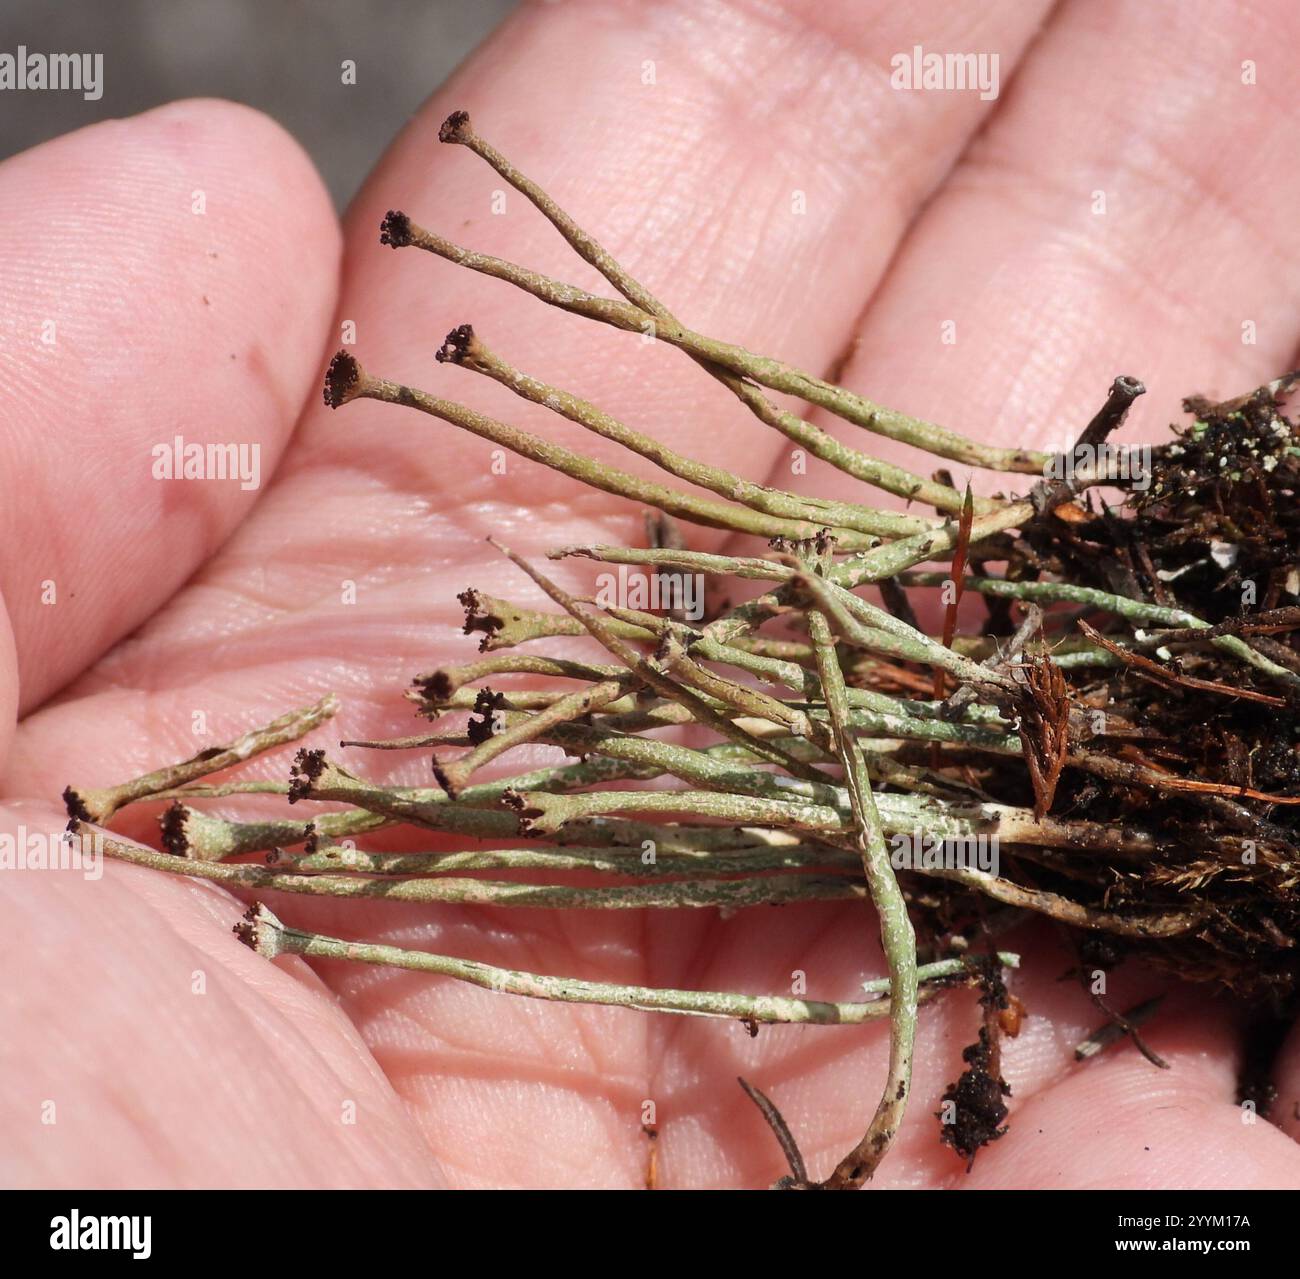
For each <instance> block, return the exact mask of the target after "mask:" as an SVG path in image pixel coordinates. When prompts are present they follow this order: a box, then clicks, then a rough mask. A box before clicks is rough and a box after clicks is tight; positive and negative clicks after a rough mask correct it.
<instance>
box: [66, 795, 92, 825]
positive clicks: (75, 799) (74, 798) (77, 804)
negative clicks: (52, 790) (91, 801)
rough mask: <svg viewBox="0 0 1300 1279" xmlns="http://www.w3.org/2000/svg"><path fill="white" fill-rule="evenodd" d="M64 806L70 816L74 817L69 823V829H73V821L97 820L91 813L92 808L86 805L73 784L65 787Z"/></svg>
mask: <svg viewBox="0 0 1300 1279" xmlns="http://www.w3.org/2000/svg"><path fill="white" fill-rule="evenodd" d="M63 806H64V808H65V809H67V812H68V816H69V817H70V818H71V819H72V820H71V821H69V823H68V828H69V829H72V823H73V822H77V821H82V822H93V821H94V820H95V819H94V818H93V817H92V816H91V814H90V809H88V808H87V807H86V801H85V800H84V799H82V798H81V796H80V795H79V794H78V793H77V792H76V791H75V790H73V789H72V787H71V786H67V787H65V788H64V791H63Z"/></svg>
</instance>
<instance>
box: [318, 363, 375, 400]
mask: <svg viewBox="0 0 1300 1279" xmlns="http://www.w3.org/2000/svg"><path fill="white" fill-rule="evenodd" d="M365 381H366V372H365V370H364V369H363V368H362V367H361V363H360V361H359V360H358V359H357V357H356V356H355V355H352V354H350V353H349V352H347V351H338V352H336V353H335V356H334V358H333V359H332V360H331V361H330V366H329V368H328V369H326V370H325V403H326V404H327V405H328V406H329V407H330V408H332V409H337V408H341V407H342V406H343V405H344V404H347V403H348V402H349V401H350V400H355V399H356V398H357V396H358V395H360V394H361V393H362V391H363V390H364V388H365Z"/></svg>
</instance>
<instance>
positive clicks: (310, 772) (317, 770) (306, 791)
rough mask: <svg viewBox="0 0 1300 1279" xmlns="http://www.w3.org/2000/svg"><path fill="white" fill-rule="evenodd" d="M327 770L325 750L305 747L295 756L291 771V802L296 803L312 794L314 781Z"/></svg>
mask: <svg viewBox="0 0 1300 1279" xmlns="http://www.w3.org/2000/svg"><path fill="white" fill-rule="evenodd" d="M324 771H325V752H324V751H320V750H316V751H311V750H307V749H306V747H304V748H303V749H302V750H300V751H299V752H298V753H297V755H295V756H294V758H293V768H292V769H290V771H289V803H291V804H296V803H297V802H298V801H299V800H300V799H306V798H307V797H308V796H309V795H310V794H311V787H312V783H313V782H314V781H315V780H316V779H317V778H318V777H319V776H320V775H321V774H322V773H323V772H324Z"/></svg>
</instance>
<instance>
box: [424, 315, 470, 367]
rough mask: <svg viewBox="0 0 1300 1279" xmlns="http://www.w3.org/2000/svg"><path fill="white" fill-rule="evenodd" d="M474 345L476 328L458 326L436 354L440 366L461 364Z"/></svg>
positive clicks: (466, 325)
mask: <svg viewBox="0 0 1300 1279" xmlns="http://www.w3.org/2000/svg"><path fill="white" fill-rule="evenodd" d="M473 345H474V326H473V325H472V324H458V325H457V326H456V327H455V328H454V329H452V331H451V332H450V333H448V334H447V336H446V337H445V338H444V339H443V342H442V345H441V346H440V347H439V348H438V350H437V351H436V352H435V353H434V357H433V358H434V359H435V360H437V361H438V363H439V364H460V363H461V361H463V360H464V358H465V357H466V356H467V355H468V354H469V352H470V348H471V347H472V346H473Z"/></svg>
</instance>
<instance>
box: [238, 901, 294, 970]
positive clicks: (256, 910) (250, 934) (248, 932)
mask: <svg viewBox="0 0 1300 1279" xmlns="http://www.w3.org/2000/svg"><path fill="white" fill-rule="evenodd" d="M283 928H284V925H283V924H282V923H280V921H279V920H278V919H276V917H275V916H274V915H273V914H271V912H270V911H269V910H267V908H266V907H265V906H263V905H262V903H261V902H254V903H253V904H252V905H251V906H250V907H249V908H248V909H247V910H246V911H245V912H244V916H243V918H242V919H241V920H240V921H239V923H237V924H236V925H235V926H234V928H233V929H232V930H231V931H232V932H233V933H234V934H235V936H236V937H238V938H239V940H240V941H242V942H243V943H244V945H245V946H247V947H248V948H249V949H250V950H255V951H257V953H258V954H259V955H261V956H262V957H263V958H264V959H274V958H275V957H276V956H277V955H278V954H279V953H280V933H281V930H282V929H283Z"/></svg>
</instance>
